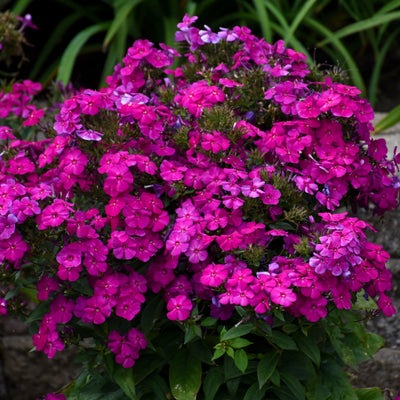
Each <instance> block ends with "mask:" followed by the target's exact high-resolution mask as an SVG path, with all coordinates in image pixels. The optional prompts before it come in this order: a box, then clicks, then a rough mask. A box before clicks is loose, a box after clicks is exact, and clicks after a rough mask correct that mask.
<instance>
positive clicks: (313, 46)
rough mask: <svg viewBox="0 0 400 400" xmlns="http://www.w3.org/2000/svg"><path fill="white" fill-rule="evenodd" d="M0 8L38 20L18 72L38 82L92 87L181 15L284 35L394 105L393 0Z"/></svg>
mask: <svg viewBox="0 0 400 400" xmlns="http://www.w3.org/2000/svg"><path fill="white" fill-rule="evenodd" d="M5 10H11V11H12V12H14V13H16V14H18V15H25V14H31V15H32V20H33V22H34V23H35V25H37V26H38V29H37V30H31V31H30V32H29V35H27V36H28V41H29V46H26V47H27V48H26V57H27V59H29V63H24V65H22V66H21V67H20V68H19V70H18V71H19V74H20V75H22V76H23V77H24V78H29V79H32V80H35V81H39V82H41V83H42V84H44V85H46V84H48V83H49V82H51V81H53V80H59V81H62V82H63V83H64V84H67V83H68V82H71V83H72V84H73V85H74V86H83V87H89V88H93V89H96V88H99V87H101V86H103V85H104V81H105V77H106V76H107V75H109V74H111V73H112V71H113V67H114V65H115V64H117V63H118V62H121V60H122V58H123V57H124V55H125V53H126V50H127V48H128V47H129V46H130V45H131V44H132V43H133V41H134V40H136V39H139V38H141V39H149V40H150V41H152V42H153V43H156V44H157V43H159V42H163V43H165V44H167V45H172V46H173V45H174V33H175V31H176V30H177V28H176V25H177V23H178V22H180V21H181V20H182V17H183V15H184V14H185V13H188V14H190V15H197V16H198V17H199V19H198V21H197V22H196V24H195V25H196V26H197V27H199V28H201V27H203V26H204V25H205V24H206V25H208V26H210V27H211V28H212V29H213V30H218V29H219V28H220V27H227V28H231V27H233V26H235V25H246V26H248V27H249V28H250V29H251V30H252V33H253V34H255V35H257V36H259V37H261V36H263V37H264V38H265V39H266V40H267V41H268V42H270V43H272V42H275V41H277V40H279V39H283V40H284V41H285V42H286V45H287V46H288V47H291V48H293V49H295V50H297V51H301V52H303V53H305V54H306V55H307V57H308V62H309V63H310V65H312V64H319V65H320V66H321V67H322V68H324V67H325V66H326V68H329V67H330V66H334V67H335V68H338V69H339V70H341V71H343V73H344V74H346V76H347V77H348V83H349V84H352V85H355V86H357V87H358V88H360V89H361V90H362V93H363V96H364V97H365V98H367V99H368V100H369V101H370V103H371V104H372V105H373V107H374V108H375V109H376V110H378V111H389V110H392V109H393V108H394V106H395V105H397V104H400V90H399V89H400V85H399V84H398V83H397V82H398V81H399V80H400V79H399V78H400V46H399V43H400V23H399V21H400V0H229V1H222V0H84V1H81V0H17V1H11V0H10V1H7V0H0V12H4V11H5ZM396 84H397V86H396ZM396 88H397V90H396ZM399 113H400V109H397V111H396V113H395V114H396V115H398V114H399Z"/></svg>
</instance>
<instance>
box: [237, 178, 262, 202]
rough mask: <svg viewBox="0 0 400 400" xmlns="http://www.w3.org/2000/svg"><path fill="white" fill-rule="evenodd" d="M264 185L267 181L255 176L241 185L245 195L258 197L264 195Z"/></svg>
mask: <svg viewBox="0 0 400 400" xmlns="http://www.w3.org/2000/svg"><path fill="white" fill-rule="evenodd" d="M264 185H265V182H264V181H263V180H262V179H260V178H258V177H255V178H253V180H251V181H245V182H243V183H242V184H241V185H240V189H241V191H242V194H243V196H246V197H252V198H256V197H260V196H261V195H263V194H264V193H265V192H264V191H263V190H262V188H263V187H264Z"/></svg>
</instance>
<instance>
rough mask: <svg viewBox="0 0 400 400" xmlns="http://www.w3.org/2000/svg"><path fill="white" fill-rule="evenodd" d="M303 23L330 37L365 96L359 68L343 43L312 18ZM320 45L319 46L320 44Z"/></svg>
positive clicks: (355, 83) (354, 82)
mask: <svg viewBox="0 0 400 400" xmlns="http://www.w3.org/2000/svg"><path fill="white" fill-rule="evenodd" d="M305 23H306V24H307V25H309V26H310V27H311V28H312V29H315V30H316V31H317V32H320V33H321V34H322V35H323V36H325V37H326V38H329V37H330V38H331V39H332V40H331V41H332V45H333V46H334V47H335V48H336V50H337V51H338V52H339V53H340V54H341V55H342V57H343V58H344V60H345V61H346V64H347V67H348V69H349V71H350V76H351V78H352V81H353V84H354V85H355V86H357V87H358V88H359V89H360V90H361V92H362V94H363V96H365V84H364V80H363V78H362V76H361V73H360V70H359V68H358V66H357V64H356V62H355V61H354V58H353V57H352V56H351V54H350V53H349V51H348V50H347V48H346V47H345V46H344V45H343V43H342V42H341V41H340V40H339V39H338V38H336V37H334V36H333V32H332V31H330V30H329V29H328V28H326V27H325V26H324V25H322V24H320V23H319V22H317V21H315V20H314V19H312V18H306V19H305ZM320 47H321V46H320Z"/></svg>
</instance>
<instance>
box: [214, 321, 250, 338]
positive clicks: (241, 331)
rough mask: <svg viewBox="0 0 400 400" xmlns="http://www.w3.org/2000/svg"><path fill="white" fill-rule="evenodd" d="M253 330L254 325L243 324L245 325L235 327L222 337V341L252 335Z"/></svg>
mask: <svg viewBox="0 0 400 400" xmlns="http://www.w3.org/2000/svg"><path fill="white" fill-rule="evenodd" d="M253 329H254V325H253V324H243V325H238V326H234V327H233V328H231V329H229V330H228V331H227V332H226V333H224V334H223V335H221V341H225V340H229V339H234V338H237V337H240V336H244V335H246V334H248V333H250V332H251V331H252V330H253Z"/></svg>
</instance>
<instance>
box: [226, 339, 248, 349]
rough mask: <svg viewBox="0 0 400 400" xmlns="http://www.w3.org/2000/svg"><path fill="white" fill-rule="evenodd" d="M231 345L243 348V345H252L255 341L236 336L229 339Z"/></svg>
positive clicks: (235, 347)
mask: <svg viewBox="0 0 400 400" xmlns="http://www.w3.org/2000/svg"><path fill="white" fill-rule="evenodd" d="M228 342H229V345H230V346H231V347H233V348H234V349H242V348H243V347H247V346H250V345H251V344H253V342H250V340H247V339H243V338H235V339H231V340H229V341H228Z"/></svg>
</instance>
